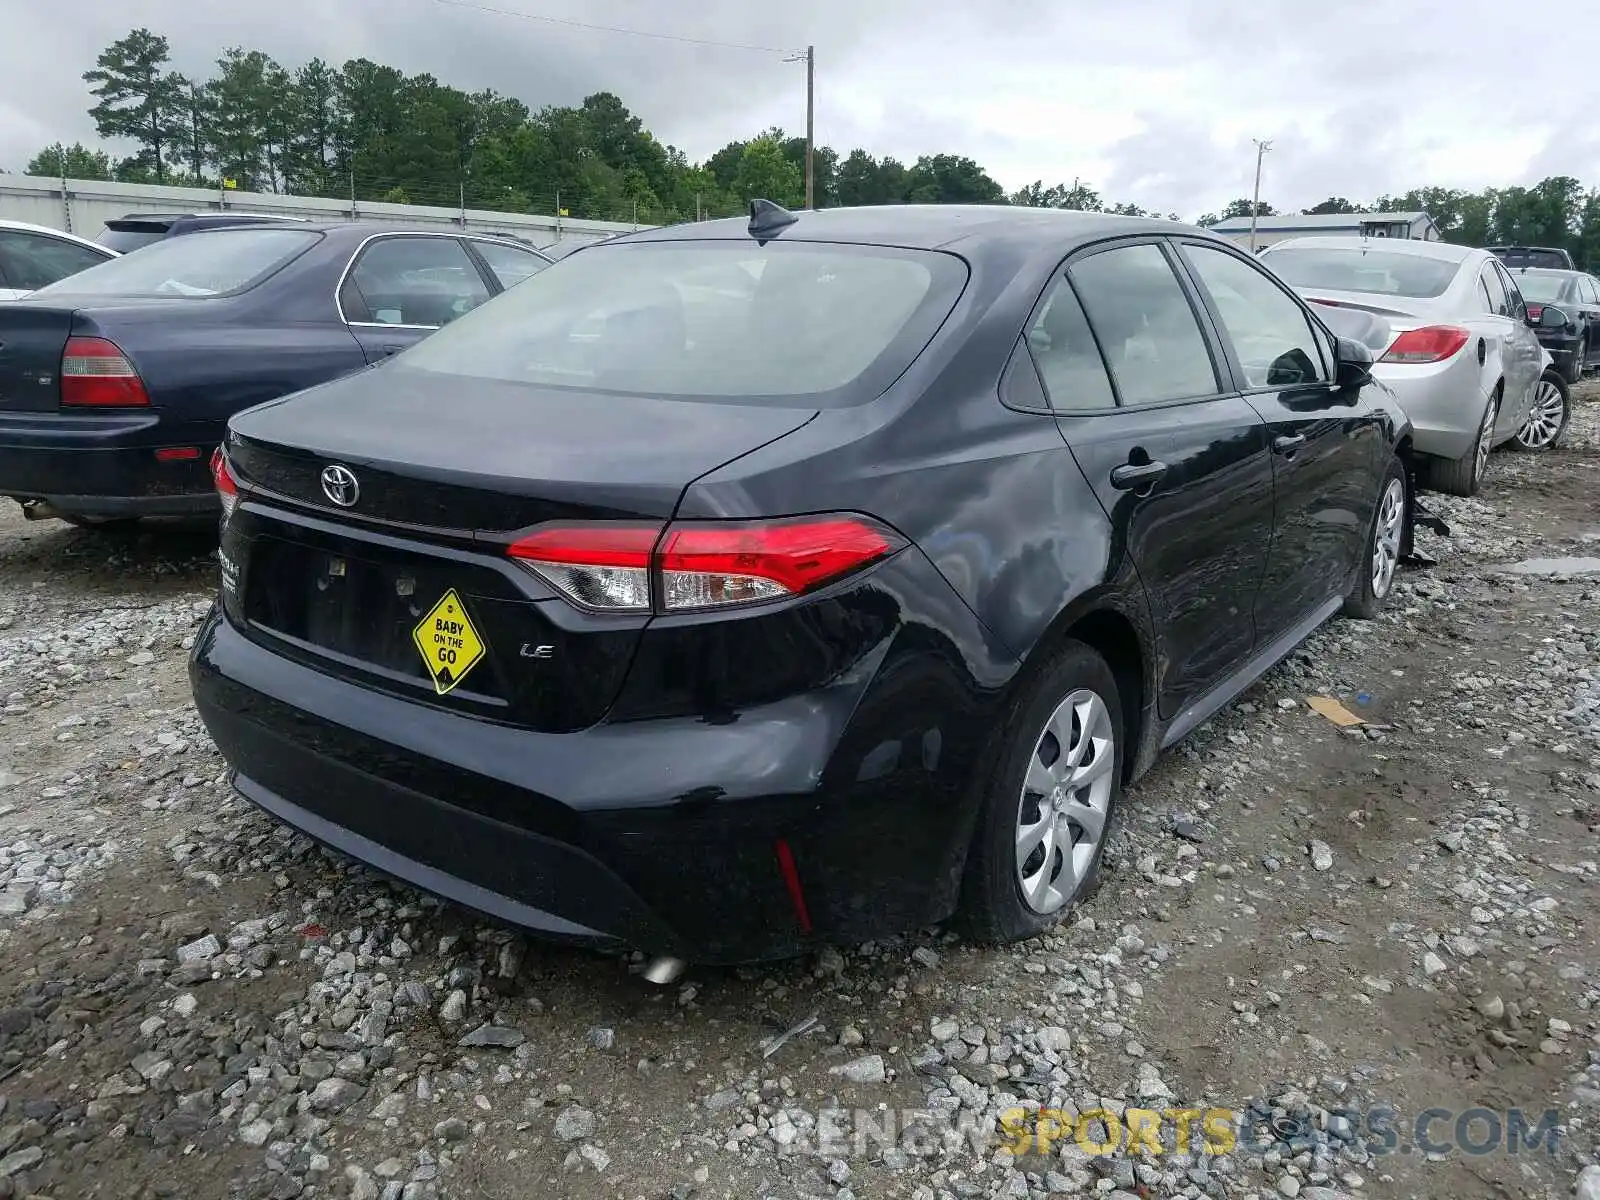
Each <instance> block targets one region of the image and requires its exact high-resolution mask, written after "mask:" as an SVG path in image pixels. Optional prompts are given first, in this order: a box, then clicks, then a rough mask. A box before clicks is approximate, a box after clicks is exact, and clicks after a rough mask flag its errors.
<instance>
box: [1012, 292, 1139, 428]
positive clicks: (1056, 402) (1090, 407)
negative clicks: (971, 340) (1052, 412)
mask: <svg viewBox="0 0 1600 1200" xmlns="http://www.w3.org/2000/svg"><path fill="white" fill-rule="evenodd" d="M1028 349H1029V350H1030V351H1031V352H1032V353H1033V360H1034V362H1036V363H1037V364H1038V365H1039V378H1040V380H1041V381H1042V382H1043V384H1044V390H1045V395H1046V396H1047V397H1048V398H1049V401H1050V407H1051V408H1054V409H1056V410H1058V411H1063V412H1093V411H1095V410H1096V409H1106V408H1115V407H1116V406H1117V398H1116V396H1115V395H1114V394H1113V393H1112V391H1111V381H1110V379H1108V378H1107V377H1106V364H1105V362H1104V361H1103V360H1102V359H1101V357H1100V348H1099V347H1098V346H1096V345H1095V341H1094V334H1093V333H1092V332H1091V331H1090V329H1089V321H1088V319H1087V318H1086V317H1085V316H1084V315H1083V307H1082V305H1080V304H1079V303H1078V298H1077V297H1076V296H1075V295H1073V294H1072V285H1071V284H1069V283H1068V282H1067V281H1066V279H1064V278H1058V279H1057V280H1056V283H1055V286H1054V287H1053V288H1051V289H1050V294H1049V295H1048V296H1046V297H1045V301H1044V304H1043V306H1041V308H1040V309H1039V315H1038V317H1037V318H1035V320H1034V322H1033V324H1032V326H1031V327H1030V328H1029V329H1028Z"/></svg>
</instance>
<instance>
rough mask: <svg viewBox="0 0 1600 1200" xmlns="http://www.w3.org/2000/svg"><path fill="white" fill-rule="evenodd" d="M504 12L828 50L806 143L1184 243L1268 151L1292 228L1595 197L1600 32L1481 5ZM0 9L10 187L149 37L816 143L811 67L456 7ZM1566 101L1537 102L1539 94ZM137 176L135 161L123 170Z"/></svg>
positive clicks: (1030, 1)
mask: <svg viewBox="0 0 1600 1200" xmlns="http://www.w3.org/2000/svg"><path fill="white" fill-rule="evenodd" d="M483 2H484V3H486V4H489V5H491V6H493V7H496V8H500V9H504V10H518V11H524V12H538V13H541V14H545V15H548V16H558V17H566V18H570V19H574V20H579V21H585V22H590V23H602V24H610V25H621V26H632V27H636V28H639V29H645V30H652V31H658V32H669V33H674V34H678V35H682V36H686V37H701V38H710V39H716V40H721V41H731V42H741V43H750V44H756V45H760V46H767V47H775V48H785V47H791V46H792V47H796V48H800V47H804V46H805V45H806V44H807V43H808V42H810V43H815V45H816V47H817V140H818V141H819V143H823V144H827V145H831V146H833V147H835V148H836V149H838V150H839V151H840V152H841V154H842V153H844V152H846V151H848V150H849V149H851V148H852V147H856V146H863V147H865V148H866V149H868V150H870V151H871V152H872V153H874V154H876V155H880V156H881V155H885V154H892V155H895V156H896V157H898V158H900V159H902V160H904V161H906V162H908V163H909V162H910V161H912V160H913V159H915V158H916V157H917V156H918V155H920V154H932V153H955V154H964V155H968V156H970V157H972V158H975V159H977V160H978V162H980V163H981V164H982V165H983V166H984V167H986V168H987V169H988V170H989V172H990V173H991V174H993V175H994V176H995V177H996V178H997V179H999V180H1000V182H1001V183H1002V184H1004V185H1005V186H1006V188H1007V189H1008V190H1011V189H1015V188H1017V187H1020V186H1022V185H1024V184H1026V183H1029V182H1031V181H1032V180H1035V179H1043V180H1044V182H1045V183H1047V184H1050V183H1055V182H1061V181H1065V182H1068V183H1070V182H1071V181H1072V180H1073V178H1074V177H1078V178H1081V179H1082V180H1084V181H1085V182H1086V183H1088V184H1090V185H1091V186H1093V187H1095V188H1097V189H1099V191H1100V192H1101V193H1102V194H1103V195H1104V196H1105V197H1106V198H1107V199H1108V200H1126V201H1132V202H1134V203H1137V204H1142V205H1144V206H1146V207H1150V208H1155V209H1158V210H1162V211H1168V210H1170V211H1176V212H1178V213H1180V214H1181V215H1182V216H1184V217H1187V218H1193V217H1195V216H1197V215H1199V214H1200V213H1202V212H1204V211H1207V210H1215V209H1217V208H1219V207H1220V206H1222V205H1224V204H1226V203H1227V202H1228V200H1230V199H1232V198H1234V197H1237V196H1241V195H1242V196H1248V195H1249V192H1250V186H1251V174H1252V172H1253V170H1254V164H1255V159H1254V147H1253V146H1252V145H1251V141H1250V139H1251V138H1252V137H1265V138H1270V139H1272V141H1273V149H1272V152H1271V153H1270V154H1269V155H1268V156H1267V159H1266V168H1265V175H1264V180H1263V184H1262V198H1263V199H1265V200H1267V201H1269V202H1270V203H1272V204H1274V205H1276V206H1277V207H1279V208H1302V207H1306V206H1309V205H1311V204H1314V203H1316V202H1317V201H1318V200H1321V199H1323V198H1324V197H1326V196H1328V195H1330V194H1337V195H1343V196H1347V197H1349V198H1351V199H1352V200H1356V201H1358V202H1360V201H1365V200H1369V199H1371V198H1373V197H1375V196H1377V195H1379V194H1382V193H1384V192H1398V191H1404V190H1405V189H1407V188H1410V187H1413V186H1420V185H1424V184H1443V185H1449V186H1456V187H1465V188H1473V189H1477V188H1481V187H1484V186H1488V185H1505V184H1513V183H1530V182H1534V181H1536V180H1538V179H1540V178H1543V177H1544V176H1545V175H1549V174H1568V175H1574V176H1577V177H1578V178H1579V179H1581V180H1583V181H1584V182H1585V183H1586V184H1597V185H1600V124H1597V123H1596V121H1595V118H1594V116H1593V114H1592V113H1587V112H1584V111H1583V110H1582V108H1581V106H1579V105H1577V104H1572V103H1569V101H1572V100H1573V99H1575V98H1578V97H1580V96H1581V95H1582V94H1584V87H1585V86H1586V85H1583V86H1580V81H1582V80H1585V79H1587V78H1589V76H1590V72H1591V70H1592V63H1593V62H1594V61H1595V57H1596V54H1597V52H1600V25H1596V23H1595V22H1593V21H1589V20H1577V21H1570V22H1565V23H1563V25H1562V29H1561V32H1560V34H1559V36H1551V32H1550V29H1549V27H1547V26H1544V25H1539V26H1532V25H1530V26H1529V27H1528V29H1527V33H1526V38H1527V42H1528V46H1529V50H1528V52H1527V54H1525V55H1523V56H1521V57H1519V58H1510V57H1506V56H1504V55H1503V53H1502V52H1503V51H1505V50H1506V49H1508V48H1509V47H1510V46H1511V45H1512V44H1513V43H1514V42H1515V41H1516V39H1517V36H1518V35H1517V34H1516V29H1517V26H1518V14H1519V12H1521V11H1525V10H1519V9H1517V8H1515V7H1512V8H1507V7H1506V6H1505V5H1504V4H1503V3H1493V4H1491V3H1489V0H1451V2H1450V3H1444V2H1443V0H1407V3H1405V4H1399V3H1395V2H1394V0H1340V2H1338V3H1332V4H1328V3H1316V2H1314V0H1265V2H1263V3H1256V4H1237V5H1224V6H1221V7H1219V6H1217V5H1216V4H1214V3H1208V4H1202V3H1198V2H1192V0H1116V2H1109V0H994V2H993V3H990V4H988V5H980V4H978V3H976V2H975V0H960V2H958V0H795V2H794V3H789V4H782V3H776V2H773V0H768V2H766V3H761V2H757V0H693V2H690V0H483ZM70 7H71V9H72V12H71V13H70V15H69V14H67V13H66V11H65V10H64V9H63V8H62V7H61V6H59V5H56V6H50V5H40V4H35V3H33V2H32V0H0V31H3V32H4V36H3V38H0V167H4V168H5V169H7V170H12V171H19V170H21V169H22V168H23V166H24V165H25V164H26V162H27V159H28V158H29V157H30V156H31V155H32V154H33V153H34V152H36V151H37V150H38V149H39V148H40V147H41V146H43V145H46V144H48V143H50V142H53V141H56V140H58V139H59V140H64V141H66V142H69V143H70V142H72V141H74V140H83V141H86V142H89V143H93V142H94V141H95V138H94V128H93V125H92V123H91V122H90V121H89V119H88V117H87V116H86V115H85V110H86V108H87V106H88V97H87V92H86V88H85V85H84V84H83V82H82V81H81V79H80V76H81V75H82V73H83V72H84V71H85V70H86V69H88V68H89V67H91V66H92V65H93V62H94V59H95V56H96V54H98V53H99V51H100V50H101V49H102V48H103V47H104V46H105V45H106V44H108V43H109V42H111V41H113V40H115V39H116V38H118V37H121V36H122V35H123V34H125V33H126V32H127V31H128V30H129V29H130V28H131V27H133V26H135V25H145V26H147V27H149V28H150V29H152V30H154V31H155V32H157V33H161V34H165V35H166V36H167V37H168V38H169V39H170V40H171V43H172V50H173V59H174V65H175V67H177V68H178V69H179V70H182V71H184V72H186V73H189V74H192V75H200V76H203V75H205V74H206V73H207V71H208V69H209V67H210V64H211V63H212V61H213V60H214V59H215V58H216V57H217V55H218V53H219V52H220V51H221V50H222V49H223V48H224V47H226V46H230V45H242V46H244V47H246V48H259V49H261V50H264V51H266V52H267V53H269V54H271V55H272V56H274V57H275V58H277V59H278V60H279V61H280V62H282V63H283V64H284V65H286V66H290V67H293V66H295V65H298V64H299V63H301V62H303V61H304V60H305V59H306V58H309V57H311V56H313V55H320V56H321V57H323V58H325V59H327V60H329V61H331V62H333V63H336V64H337V63H342V62H343V61H345V60H346V59H350V58H356V57H366V58H371V59H374V60H376V61H378V62H382V63H386V64H389V65H392V66H395V67H398V68H400V69H402V70H404V71H407V72H408V73H411V72H421V71H427V72H431V73H432V74H434V75H435V76H437V77H438V78H439V79H440V80H441V81H442V82H444V83H448V84H452V85H454V86H456V87H460V88H463V89H466V90H469V91H470V90H477V89H481V88H485V87H492V88H495V89H497V90H499V91H501V92H505V93H508V94H511V95H514V96H517V97H519V98H520V99H522V100H523V101H525V102H527V103H528V104H529V105H530V106H532V107H535V108H537V107H539V106H541V105H544V104H571V103H576V102H578V101H580V100H581V99H582V98H583V96H584V95H586V94H588V93H590V92H594V91H601V90H609V91H613V92H616V93H617V94H618V95H620V96H621V97H622V99H623V101H624V102H625V103H626V104H627V105H628V106H629V107H630V108H632V109H633V111H634V112H635V113H637V114H638V115H639V116H640V117H642V118H643V120H644V122H645V125H646V126H647V127H648V128H650V129H651V130H653V131H654V132H655V134H656V135H657V136H658V137H660V138H661V139H662V140H664V141H667V142H670V143H672V144H674V145H677V146H679V147H680V148H682V149H683V150H684V151H686V152H687V153H688V154H689V156H690V157H691V158H693V159H701V158H704V157H705V156H706V155H708V154H710V153H711V152H713V151H714V150H716V149H717V148H718V147H719V146H721V145H723V144H724V143H726V142H728V141H729V140H731V139H734V138H737V137H745V136H749V135H750V134H751V133H753V132H756V131H758V130H760V129H762V128H764V127H766V126H769V125H773V124H781V125H783V126H784V127H785V128H787V129H790V130H793V131H795V132H803V131H804V127H805V87H804V69H803V68H802V67H800V66H798V65H792V64H788V65H786V64H785V63H784V62H783V61H782V57H783V56H782V55H781V54H777V53H767V52H755V51H747V50H734V49H725V48H717V47H710V46H696V45H690V44H685V43H674V42H668V41H659V40H651V39H646V38H640V37H628V36H623V35H619V34H613V33H603V32H594V31H584V30H577V29H572V28H565V27H562V26H559V25H554V24H550V23H546V22H542V21H535V20H527V19H519V18H516V17H511V16H500V15H494V14H490V13H486V12H480V11H469V10H465V9H462V8H459V7H449V6H446V5H445V4H443V3H441V2H440V0H384V2H382V3H379V2H378V0H272V2H271V3H266V4H250V5H237V6H235V5H221V4H212V3H195V2H194V0H120V2H119V3H117V4H114V5H113V4H99V3H96V4H78V5H72V6H70ZM1561 80H1565V81H1567V82H1564V83H1558V84H1555V85H1553V86H1548V87H1547V86H1546V84H1547V82H1550V81H1561ZM113 149H114V152H118V153H127V152H129V151H130V150H131V149H132V148H131V147H127V146H123V147H115V148H113Z"/></svg>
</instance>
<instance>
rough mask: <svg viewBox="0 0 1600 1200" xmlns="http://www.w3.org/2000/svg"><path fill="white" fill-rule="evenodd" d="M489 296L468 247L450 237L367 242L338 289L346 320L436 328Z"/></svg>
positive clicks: (380, 239)
mask: <svg viewBox="0 0 1600 1200" xmlns="http://www.w3.org/2000/svg"><path fill="white" fill-rule="evenodd" d="M488 298H489V288H488V285H486V284H485V283H484V282H483V276H481V275H479V274H478V268H477V265H476V264H475V263H474V262H473V261H472V259H471V258H469V257H468V256H467V251H466V249H465V247H463V246H462V245H461V243H460V242H458V241H457V240H456V239H455V238H451V237H385V238H379V239H377V240H376V241H374V242H371V243H369V244H368V246H367V248H366V249H364V250H362V251H361V253H360V255H359V256H358V257H357V258H356V260H355V266H354V267H353V268H352V269H351V272H350V276H349V278H348V279H346V280H345V284H344V287H343V288H342V289H341V290H340V293H339V303H340V304H341V306H342V307H343V308H344V315H345V319H346V320H348V321H356V322H364V323H367V324H374V325H420V326H424V327H427V328H434V329H437V328H438V327H439V326H441V325H448V324H449V323H450V322H451V321H454V320H455V319H456V318H457V317H460V316H464V315H465V314H467V313H469V312H471V311H472V310H473V309H475V308H477V307H478V305H480V304H482V303H483V302H484V301H485V300H487V299H488Z"/></svg>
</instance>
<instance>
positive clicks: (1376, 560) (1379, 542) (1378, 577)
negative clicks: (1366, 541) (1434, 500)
mask: <svg viewBox="0 0 1600 1200" xmlns="http://www.w3.org/2000/svg"><path fill="white" fill-rule="evenodd" d="M1405 516H1406V489H1405V484H1403V483H1402V482H1401V481H1400V480H1398V479H1391V480H1390V481H1389V485H1388V486H1387V487H1385V488H1384V489H1383V495H1382V497H1380V498H1379V500H1378V519H1377V522H1376V523H1375V526H1374V529H1373V536H1372V594H1373V596H1375V597H1376V598H1377V599H1379V600H1382V599H1383V598H1384V597H1385V596H1387V595H1388V594H1389V589H1390V588H1391V587H1393V586H1394V572H1395V567H1396V566H1397V565H1398V564H1399V562H1400V536H1401V534H1402V533H1403V532H1404V529H1405Z"/></svg>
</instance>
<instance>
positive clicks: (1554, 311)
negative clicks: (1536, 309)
mask: <svg viewBox="0 0 1600 1200" xmlns="http://www.w3.org/2000/svg"><path fill="white" fill-rule="evenodd" d="M1567 319H1568V318H1567V314H1566V311H1565V310H1564V309H1560V308H1551V307H1550V306H1549V305H1546V306H1545V308H1544V310H1543V311H1542V312H1541V313H1540V314H1539V319H1538V321H1532V320H1530V321H1529V322H1528V323H1529V324H1530V325H1538V326H1539V327H1540V328H1542V329H1561V328H1563V327H1565V326H1566V324H1567Z"/></svg>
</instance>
